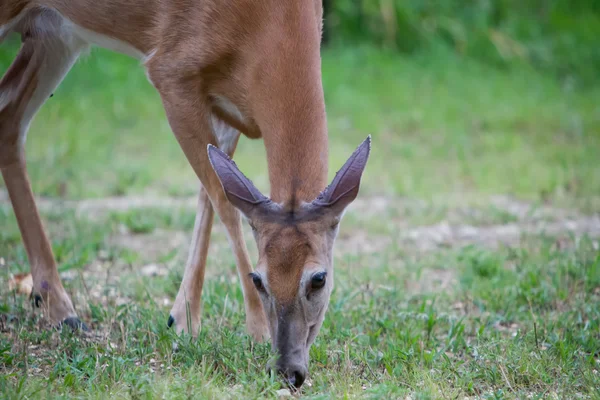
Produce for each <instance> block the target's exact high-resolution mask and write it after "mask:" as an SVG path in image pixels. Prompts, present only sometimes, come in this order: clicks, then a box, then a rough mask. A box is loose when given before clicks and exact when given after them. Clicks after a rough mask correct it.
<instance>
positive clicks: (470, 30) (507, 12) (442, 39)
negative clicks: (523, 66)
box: [326, 0, 600, 81]
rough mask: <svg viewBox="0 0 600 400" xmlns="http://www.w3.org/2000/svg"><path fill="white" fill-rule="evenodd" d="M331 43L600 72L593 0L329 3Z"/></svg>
mask: <svg viewBox="0 0 600 400" xmlns="http://www.w3.org/2000/svg"><path fill="white" fill-rule="evenodd" d="M326 26H327V28H328V29H329V30H330V31H331V32H330V35H331V36H332V38H333V40H337V41H341V42H349V41H370V42H373V43H377V44H379V45H384V46H388V47H391V48H394V49H396V50H398V51H399V52H402V53H408V54H411V53H414V52H417V51H424V50H430V49H432V48H435V47H438V46H443V47H446V48H449V49H452V51H454V52H456V53H458V54H460V55H463V56H466V57H472V58H475V59H478V60H483V61H486V62H489V63H492V64H494V65H501V66H506V65H509V64H512V63H528V64H531V65H532V66H534V67H536V68H539V69H543V70H549V71H552V72H553V73H556V74H558V75H559V76H561V77H563V78H568V79H573V78H574V79H576V80H581V81H590V80H594V79H596V78H597V76H598V74H599V73H600V46H598V37H600V2H598V1H596V0H575V1H571V0H532V1H521V0H465V1H463V0H413V1H404V0H333V1H332V4H331V9H330V10H329V13H328V14H327V17H326Z"/></svg>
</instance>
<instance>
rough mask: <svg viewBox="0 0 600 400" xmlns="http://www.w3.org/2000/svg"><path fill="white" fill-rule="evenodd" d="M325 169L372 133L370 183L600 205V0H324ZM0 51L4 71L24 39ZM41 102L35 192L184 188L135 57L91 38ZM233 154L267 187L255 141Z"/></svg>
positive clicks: (192, 187) (461, 196) (402, 191)
mask: <svg viewBox="0 0 600 400" xmlns="http://www.w3.org/2000/svg"><path fill="white" fill-rule="evenodd" d="M325 8H326V14H325V26H326V30H325V40H324V45H323V52H322V53H323V81H324V88H325V96H326V102H327V110H328V119H329V129H330V137H331V141H330V147H331V160H330V170H331V171H330V174H331V175H333V174H334V173H335V171H336V170H337V168H339V167H340V166H341V164H342V163H343V162H344V160H345V159H346V157H347V156H348V155H349V154H350V152H351V151H352V150H353V149H354V148H355V146H356V145H358V143H360V141H361V140H363V139H364V137H366V135H367V134H372V135H373V156H372V158H371V160H370V162H369V166H368V168H367V172H366V176H365V180H364V182H365V183H364V185H363V191H364V192H365V193H366V194H381V195H393V196H408V197H418V198H422V199H436V198H441V199H443V201H448V200H449V199H455V200H457V201H459V202H469V201H471V200H474V199H479V198H482V197H485V196H488V195H490V194H509V195H513V196H516V197H518V198H523V199H528V200H532V201H538V202H554V203H557V204H565V205H569V206H573V207H577V208H580V209H583V210H587V211H598V210H600V205H599V204H600V199H599V198H600V167H599V163H598V158H599V157H598V154H599V153H600V106H599V104H600V102H599V101H598V99H600V88H599V85H598V83H599V81H600V78H599V72H600V46H598V38H599V37H600V35H599V34H600V2H598V1H595V0H575V1H566V0H544V1H542V0H532V1H515V0H498V1H483V0H482V1H457V0H454V1H450V0H446V1H426V0H417V1H411V2H408V1H400V0H328V1H326V2H325ZM18 39H19V38H18V37H17V36H16V35H13V36H12V37H11V38H10V39H9V40H8V41H7V42H5V43H4V44H3V45H2V47H1V49H0V72H4V71H5V70H6V68H8V65H9V64H10V62H11V60H12V59H13V57H14V55H15V54H16V52H17V50H18V44H19V42H18ZM55 94H56V95H55V96H54V97H53V98H52V99H51V100H50V101H48V102H47V103H46V105H45V106H44V107H43V109H42V110H41V112H40V113H39V114H38V116H37V118H36V120H35V121H34V124H33V125H32V128H31V131H30V133H29V140H28V143H27V153H28V160H29V169H30V174H31V176H32V182H33V186H34V191H35V192H36V193H37V194H40V195H44V196H58V197H69V198H83V197H102V196H115V195H127V194H132V193H149V192H152V193H159V194H161V195H164V194H169V195H184V194H191V193H194V192H195V191H196V180H195V177H194V175H193V173H192V171H191V168H190V167H189V166H188V165H187V162H186V160H185V159H184V156H183V153H182V152H181V150H180V149H179V146H178V145H177V143H176V141H175V139H174V137H173V135H172V133H171V132H170V129H169V126H168V124H167V121H166V118H165V116H164V112H163V110H162V106H161V104H160V100H159V97H158V94H157V93H156V91H155V90H154V88H153V87H151V85H150V84H149V83H148V82H147V80H146V77H145V75H144V72H143V70H142V68H140V66H139V62H138V61H136V60H132V59H129V58H128V57H126V56H123V55H119V54H115V53H111V52H108V51H106V50H101V49H94V50H92V55H91V56H89V55H87V56H83V57H82V58H81V60H80V61H79V62H78V63H77V64H76V66H75V67H74V68H73V70H72V71H71V73H70V74H69V75H68V76H67V78H66V80H65V81H64V82H63V84H62V85H61V86H60V88H59V89H58V90H57V91H56V93H55ZM238 149H239V150H238V152H237V153H236V156H235V158H236V160H237V161H238V163H239V164H240V166H241V168H242V170H243V171H244V172H245V173H246V174H247V175H249V176H250V177H251V178H252V179H253V180H255V182H256V183H257V185H258V186H259V188H261V189H262V190H263V191H268V180H267V170H266V162H265V161H264V157H262V156H260V155H262V154H264V148H263V145H262V142H260V141H251V140H248V139H245V138H244V139H242V140H241V141H240V146H239V147H238Z"/></svg>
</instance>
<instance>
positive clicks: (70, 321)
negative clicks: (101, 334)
mask: <svg viewBox="0 0 600 400" xmlns="http://www.w3.org/2000/svg"><path fill="white" fill-rule="evenodd" d="M60 325H61V326H64V325H67V326H68V327H69V328H71V329H72V330H73V331H78V330H82V331H84V332H88V331H89V328H88V327H87V325H86V324H85V323H83V322H81V320H80V319H79V318H77V317H69V318H67V319H65V320H64V321H63V322H62V323H61V324H60Z"/></svg>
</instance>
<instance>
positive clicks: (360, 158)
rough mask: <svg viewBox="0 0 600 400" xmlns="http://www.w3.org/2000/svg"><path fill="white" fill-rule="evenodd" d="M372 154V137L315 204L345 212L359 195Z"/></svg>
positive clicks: (353, 154)
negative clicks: (363, 176)
mask: <svg viewBox="0 0 600 400" xmlns="http://www.w3.org/2000/svg"><path fill="white" fill-rule="evenodd" d="M370 152H371V135H369V136H368V137H367V138H366V139H365V140H364V141H363V142H362V143H361V144H360V146H358V148H357V149H356V150H355V151H354V153H352V155H351V156H350V158H348V161H346V163H345V164H344V166H343V167H342V168H341V169H340V170H339V171H338V172H337V174H335V178H333V181H331V184H330V185H329V186H328V187H327V188H326V189H325V190H324V191H323V192H322V193H321V194H320V195H319V197H317V198H316V199H315V200H314V201H313V204H314V205H316V206H320V207H329V208H332V209H334V210H335V211H336V212H338V213H341V212H343V211H344V209H345V208H346V207H347V206H348V205H349V204H350V203H352V201H353V200H354V199H355V198H356V196H357V195H358V189H359V187H360V178H361V177H362V173H363V171H364V170H365V166H366V165H367V160H368V159H369V153H370Z"/></svg>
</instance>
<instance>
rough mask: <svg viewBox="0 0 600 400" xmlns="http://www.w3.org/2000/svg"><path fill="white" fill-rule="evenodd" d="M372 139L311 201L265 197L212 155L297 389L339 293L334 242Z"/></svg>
mask: <svg viewBox="0 0 600 400" xmlns="http://www.w3.org/2000/svg"><path fill="white" fill-rule="evenodd" d="M370 146H371V137H370V136H369V137H368V138H367V139H366V140H365V141H364V142H363V143H362V144H361V145H360V146H359V147H358V148H357V149H356V151H355V152H354V153H353V154H352V155H351V156H350V158H349V159H348V161H346V163H345V164H344V166H343V167H342V168H341V169H340V170H339V171H338V173H337V174H336V176H335V178H334V179H333V181H332V182H331V184H330V185H329V186H328V187H327V188H326V189H325V190H324V191H323V192H321V194H320V195H319V196H318V197H317V198H316V199H314V201H312V202H310V203H303V204H300V205H296V206H294V205H292V206H291V207H290V206H289V205H286V204H278V203H275V202H273V201H271V200H270V199H269V198H267V197H266V196H264V195H263V194H262V193H261V192H260V191H259V190H258V189H257V188H256V187H255V186H254V185H253V184H252V182H251V181H250V180H249V179H248V178H246V177H245V176H244V175H243V174H242V173H241V172H240V170H239V169H238V168H237V166H236V165H235V163H234V162H233V161H232V160H231V159H230V158H229V157H228V156H227V155H226V154H225V153H223V152H222V151H220V150H219V149H217V148H216V147H214V146H209V149H208V153H209V158H210V161H211V163H212V166H213V169H214V170H215V172H216V173H217V175H218V177H219V179H220V181H221V184H222V185H223V189H224V190H225V193H226V194H227V198H228V199H229V201H230V202H231V203H232V204H233V205H234V206H235V207H236V208H237V209H239V210H240V211H241V212H242V214H243V215H244V216H245V217H246V218H247V220H248V222H249V224H250V226H251V227H252V232H253V234H254V238H255V240H256V244H257V246H258V251H259V259H258V265H257V268H256V271H255V272H253V273H252V274H251V278H252V280H253V282H254V285H255V287H256V290H257V291H258V292H259V294H260V298H261V299H262V304H263V307H264V310H265V313H266V315H267V318H268V320H269V330H270V333H271V340H272V347H273V350H274V351H276V352H277V353H278V360H277V369H278V370H279V372H281V373H282V374H284V376H285V377H286V378H287V380H288V382H289V383H290V384H291V385H293V386H295V387H299V386H301V385H302V383H303V382H304V379H305V378H306V374H307V371H308V353H309V349H310V346H311V345H312V343H313V341H314V340H315V338H316V336H317V334H318V332H319V330H320V328H321V325H322V323H323V319H324V317H325V311H326V310H327V307H328V304H329V297H330V295H331V291H332V289H333V243H334V241H335V238H336V236H337V233H338V227H339V223H340V220H341V218H342V215H343V213H344V211H345V209H346V207H347V206H348V205H349V204H350V203H351V202H352V201H353V200H354V199H355V198H356V196H357V194H358V190H359V185H360V179H361V176H362V173H363V170H364V168H365V165H366V163H367V159H368V157H369V152H370Z"/></svg>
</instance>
